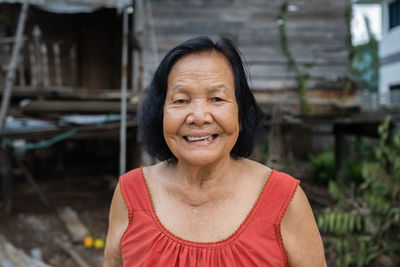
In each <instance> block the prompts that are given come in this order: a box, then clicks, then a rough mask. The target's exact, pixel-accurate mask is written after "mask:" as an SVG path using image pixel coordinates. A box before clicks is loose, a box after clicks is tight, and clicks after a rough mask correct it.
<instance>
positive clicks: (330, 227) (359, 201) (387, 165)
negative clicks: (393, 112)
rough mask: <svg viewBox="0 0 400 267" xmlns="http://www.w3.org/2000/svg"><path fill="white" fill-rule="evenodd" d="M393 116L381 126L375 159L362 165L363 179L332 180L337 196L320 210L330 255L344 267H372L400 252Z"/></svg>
mask: <svg viewBox="0 0 400 267" xmlns="http://www.w3.org/2000/svg"><path fill="white" fill-rule="evenodd" d="M389 126H390V118H386V119H385V120H384V121H383V123H382V124H381V125H380V126H379V128H378V132H379V135H380V139H379V143H378V144H377V145H376V146H375V147H374V148H373V151H374V155H373V157H372V159H370V160H366V161H364V162H363V163H362V164H361V179H362V181H361V183H360V184H359V185H357V184H355V183H352V184H351V185H350V186H349V185H348V184H347V185H346V184H340V183H337V182H335V181H333V180H331V181H330V182H329V193H330V195H331V196H332V197H333V198H335V199H336V200H337V205H336V206H335V207H328V208H325V209H323V210H322V211H321V212H319V213H318V214H317V221H318V225H319V227H320V229H321V231H323V232H325V233H326V234H327V236H326V239H325V245H326V249H327V252H328V254H332V255H334V256H335V258H336V259H337V260H336V263H337V265H338V266H360V267H361V266H366V265H368V264H369V263H371V262H372V261H373V260H374V259H376V258H377V257H379V256H380V255H387V256H393V257H394V256H395V255H399V254H400V233H399V223H400V133H396V134H391V132H390V127H389Z"/></svg>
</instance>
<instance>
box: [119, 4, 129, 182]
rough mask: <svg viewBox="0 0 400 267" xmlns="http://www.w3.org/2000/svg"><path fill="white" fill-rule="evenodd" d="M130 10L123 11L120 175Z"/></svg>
mask: <svg viewBox="0 0 400 267" xmlns="http://www.w3.org/2000/svg"><path fill="white" fill-rule="evenodd" d="M127 68H128V11H127V8H126V7H125V8H124V9H123V13H122V70H121V93H122V94H121V128H120V154H119V172H120V175H122V174H123V173H125V171H126V113H127V112H126V109H127V75H128V70H127Z"/></svg>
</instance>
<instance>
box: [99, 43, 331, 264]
mask: <svg viewBox="0 0 400 267" xmlns="http://www.w3.org/2000/svg"><path fill="white" fill-rule="evenodd" d="M261 117H262V113H261V110H260V108H259V107H258V106H257V104H256V102H255V100H254V97H253V95H252V93H251V91H250V89H249V86H248V83H247V80H246V74H245V70H244V67H243V62H242V59H241V56H240V54H239V52H238V50H237V49H236V47H235V46H234V44H233V43H232V42H231V41H229V40H227V39H222V40H220V41H218V42H216V43H214V42H212V41H211V40H210V39H209V38H207V37H200V38H195V39H192V40H189V41H186V42H184V43H182V44H180V45H178V46H177V47H175V48H174V49H172V50H171V51H170V52H169V53H168V54H167V55H166V56H165V58H164V59H163V60H162V61H161V63H160V66H159V67H158V69H157V70H156V72H155V74H154V78H153V80H152V82H151V84H150V86H149V88H148V91H147V97H146V99H145V101H144V103H143V111H142V114H141V118H140V132H141V137H142V140H143V145H144V146H145V148H146V149H147V151H148V152H149V153H150V154H151V155H152V156H155V157H157V158H158V159H159V160H160V163H158V164H156V165H153V166H145V167H141V168H139V169H135V170H132V171H130V172H128V173H126V174H125V175H123V176H122V177H121V178H120V180H119V184H118V186H117V188H116V190H115V194H114V197H113V200H112V204H111V210H110V221H109V230H108V235H107V244H106V249H105V266H122V265H124V266H230V267H231V266H246V267H248V266H289V265H290V266H307V267H311V266H326V263H325V257H324V251H323V245H322V241H321V237H320V234H319V232H318V228H317V226H316V223H315V219H314V217H313V213H312V211H311V208H310V205H309V203H308V201H307V198H306V196H305V195H304V193H303V191H302V190H301V188H300V187H299V181H298V180H296V179H294V178H292V177H290V176H289V175H287V174H284V173H282V172H278V171H276V170H271V169H270V168H268V167H266V166H264V165H262V164H259V163H257V162H254V161H252V160H249V159H246V157H247V156H249V154H250V153H251V150H252V147H253V145H254V140H255V134H256V133H257V131H258V128H259V126H260V120H261Z"/></svg>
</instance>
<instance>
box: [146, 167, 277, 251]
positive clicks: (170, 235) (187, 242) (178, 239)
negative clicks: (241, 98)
mask: <svg viewBox="0 0 400 267" xmlns="http://www.w3.org/2000/svg"><path fill="white" fill-rule="evenodd" d="M277 172H278V171H276V170H275V169H272V170H271V172H270V173H269V175H268V178H267V180H266V181H265V182H264V185H263V188H262V190H261V192H260V193H259V195H258V197H257V200H256V201H255V203H254V204H253V207H252V208H251V210H250V211H249V213H248V214H247V216H246V217H245V219H244V220H243V221H242V222H241V224H240V225H239V226H238V228H237V229H236V230H235V231H234V232H233V233H232V234H230V235H229V236H227V237H226V238H224V239H222V240H218V241H212V242H198V241H191V240H187V239H184V238H181V237H179V236H177V235H175V234H173V233H172V232H171V231H169V230H168V229H167V228H166V227H165V226H164V225H163V224H162V222H161V221H160V219H159V218H158V216H157V213H156V210H155V208H154V205H153V200H152V197H151V194H150V189H149V186H148V184H147V181H146V179H145V177H144V173H143V165H142V166H140V176H141V181H142V182H143V184H144V187H145V191H146V192H145V195H146V200H147V204H148V206H149V207H150V213H151V215H152V217H153V220H154V221H155V223H156V225H157V226H158V227H159V228H160V230H161V232H162V233H163V234H164V235H166V236H167V237H168V238H170V239H172V240H173V241H175V242H179V243H182V244H184V245H189V246H196V247H210V246H211V247H212V246H220V245H224V244H226V243H228V242H230V241H232V240H234V239H236V237H237V236H239V234H240V232H242V231H243V229H244V228H245V227H246V225H247V224H248V223H249V221H250V218H251V217H252V216H253V214H254V213H255V210H256V209H257V207H258V206H259V205H260V202H261V201H260V200H261V197H262V196H263V195H264V192H265V191H266V190H267V188H268V187H269V185H270V184H271V182H270V180H271V178H272V177H273V176H274V174H275V173H277Z"/></svg>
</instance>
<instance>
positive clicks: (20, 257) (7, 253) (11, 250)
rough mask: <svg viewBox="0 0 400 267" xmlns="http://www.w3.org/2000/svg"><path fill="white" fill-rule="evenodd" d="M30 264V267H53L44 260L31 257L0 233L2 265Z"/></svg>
mask: <svg viewBox="0 0 400 267" xmlns="http://www.w3.org/2000/svg"><path fill="white" fill-rule="evenodd" d="M2 264H5V265H4V266H30V267H51V266H50V265H47V264H46V263H44V262H41V261H38V260H36V259H33V258H31V257H29V256H28V255H27V254H26V253H25V252H24V251H23V250H22V249H18V248H16V247H15V246H14V245H13V244H11V243H10V242H8V240H7V239H6V238H5V237H4V236H3V235H0V266H3V265H2Z"/></svg>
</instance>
